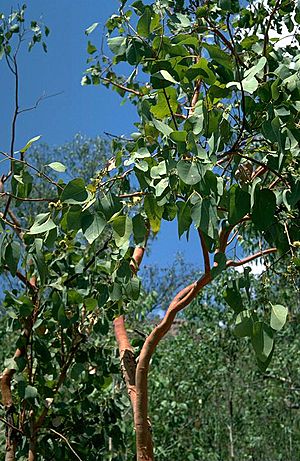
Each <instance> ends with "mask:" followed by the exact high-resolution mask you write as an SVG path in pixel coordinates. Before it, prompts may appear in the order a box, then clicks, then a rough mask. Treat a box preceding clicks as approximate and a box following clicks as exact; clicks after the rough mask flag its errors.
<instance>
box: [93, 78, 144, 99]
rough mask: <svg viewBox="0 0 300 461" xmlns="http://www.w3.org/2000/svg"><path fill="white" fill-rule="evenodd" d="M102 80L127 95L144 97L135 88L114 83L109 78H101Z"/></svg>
mask: <svg viewBox="0 0 300 461" xmlns="http://www.w3.org/2000/svg"><path fill="white" fill-rule="evenodd" d="M101 79H102V80H103V81H104V82H107V83H110V84H111V85H114V86H116V87H117V88H120V90H124V91H127V93H132V94H135V95H136V96H139V97H141V96H143V94H142V93H140V92H139V91H136V90H134V89H133V88H128V87H127V86H124V85H121V84H120V83H117V82H114V81H113V80H110V79H109V78H106V77H101Z"/></svg>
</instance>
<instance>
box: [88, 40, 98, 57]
mask: <svg viewBox="0 0 300 461" xmlns="http://www.w3.org/2000/svg"><path fill="white" fill-rule="evenodd" d="M86 50H87V52H88V54H94V53H96V51H97V48H96V47H95V45H93V44H92V43H91V42H90V41H88V44H87V48H86Z"/></svg>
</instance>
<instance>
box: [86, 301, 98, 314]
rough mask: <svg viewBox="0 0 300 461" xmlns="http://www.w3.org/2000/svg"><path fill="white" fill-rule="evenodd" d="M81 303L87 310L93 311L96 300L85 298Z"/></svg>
mask: <svg viewBox="0 0 300 461" xmlns="http://www.w3.org/2000/svg"><path fill="white" fill-rule="evenodd" d="M83 303H84V305H85V307H86V308H87V310H88V311H94V310H95V309H96V308H97V307H98V301H97V299H94V298H85V299H84V301H83Z"/></svg>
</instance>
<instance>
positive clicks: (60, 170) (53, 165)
mask: <svg viewBox="0 0 300 461" xmlns="http://www.w3.org/2000/svg"><path fill="white" fill-rule="evenodd" d="M47 166H48V167H49V168H51V169H52V170H54V171H57V172H58V173H64V172H65V171H66V169H67V167H66V166H65V165H63V164H62V163H60V162H52V163H48V165H47Z"/></svg>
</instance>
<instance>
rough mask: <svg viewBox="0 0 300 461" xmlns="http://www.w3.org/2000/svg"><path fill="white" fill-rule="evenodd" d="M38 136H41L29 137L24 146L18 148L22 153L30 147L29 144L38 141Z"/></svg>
mask: <svg viewBox="0 0 300 461" xmlns="http://www.w3.org/2000/svg"><path fill="white" fill-rule="evenodd" d="M40 138H41V136H35V137H34V138H31V139H30V140H29V141H28V142H27V144H26V146H25V147H23V149H20V152H22V153H24V152H26V151H27V150H28V149H29V148H30V147H31V145H32V144H33V143H34V142H36V141H38V140H39V139H40Z"/></svg>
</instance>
